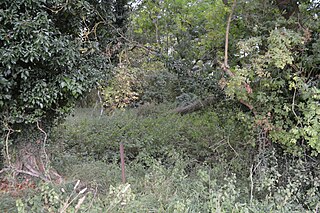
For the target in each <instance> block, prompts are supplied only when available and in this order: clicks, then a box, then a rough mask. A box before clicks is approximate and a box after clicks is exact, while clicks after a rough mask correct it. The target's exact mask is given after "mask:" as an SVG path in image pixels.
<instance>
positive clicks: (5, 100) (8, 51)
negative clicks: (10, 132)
mask: <svg viewBox="0 0 320 213" xmlns="http://www.w3.org/2000/svg"><path fill="white" fill-rule="evenodd" d="M92 4H93V3H91V2H89V1H85V0H81V1H76V2H68V1H67V2H66V1H60V0H50V1H35V0H30V1H14V2H12V1H7V0H5V1H4V2H2V3H1V4H0V5H1V10H0V17H1V18H0V107H1V108H0V120H4V119H6V120H7V121H8V123H9V124H11V125H13V126H14V125H15V123H16V122H17V121H18V120H19V123H20V122H21V121H23V122H25V123H30V122H31V123H32V122H34V121H36V120H40V119H41V120H48V124H49V123H50V122H52V121H53V120H54V119H55V118H57V117H59V116H60V115H61V110H60V109H62V111H66V109H67V108H70V107H71V106H72V104H73V103H74V101H75V100H76V99H78V98H79V97H80V96H81V95H82V94H83V93H85V91H86V90H88V89H90V88H91V87H92V86H93V85H95V82H96V81H97V79H101V78H102V76H103V74H104V73H107V64H108V61H107V59H106V58H105V57H104V56H103V55H102V49H103V48H104V47H101V46H100V44H101V43H103V42H105V41H106V40H108V41H110V40H112V39H113V38H112V36H113V35H114V34H112V32H110V33H109V36H110V38H108V37H104V38H102V37H101V35H100V31H98V27H99V26H103V24H100V25H99V26H96V28H95V30H96V32H95V38H94V41H91V39H93V38H92V37H91V36H89V37H88V38H87V39H86V41H83V40H81V39H82V38H81V37H80V32H81V28H83V27H84V26H86V27H90V28H91V27H92V26H95V24H96V23H97V22H99V21H101V17H99V16H98V14H97V11H96V10H94V9H93V5H92ZM104 6H106V5H103V4H101V5H99V7H97V9H98V8H99V9H104V10H105V11H108V10H110V8H111V7H106V8H104ZM108 6H109V5H108ZM110 14H113V12H112V11H109V12H108V15H110ZM84 16H85V17H88V18H86V19H84V18H83V17H84ZM103 21H107V20H103ZM101 23H102V22H101ZM90 30H91V29H90ZM114 33H115V32H114ZM99 36H100V37H99ZM98 37H99V38H100V39H101V40H97V38H98ZM81 48H86V49H87V50H88V51H87V52H86V53H83V52H81V51H80V49H81ZM100 48H101V49H100ZM49 121H50V122H49Z"/></svg>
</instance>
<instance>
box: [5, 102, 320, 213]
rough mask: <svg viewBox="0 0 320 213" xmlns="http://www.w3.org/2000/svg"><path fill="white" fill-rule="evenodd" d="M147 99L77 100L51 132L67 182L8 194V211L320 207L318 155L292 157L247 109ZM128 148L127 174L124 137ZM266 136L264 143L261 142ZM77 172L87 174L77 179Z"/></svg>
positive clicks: (53, 154) (52, 146)
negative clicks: (87, 105) (110, 108)
mask: <svg viewBox="0 0 320 213" xmlns="http://www.w3.org/2000/svg"><path fill="white" fill-rule="evenodd" d="M173 109H174V106H173V105H170V104H163V105H152V104H151V105H145V106H142V107H139V108H137V109H131V110H126V111H115V112H114V113H113V114H112V115H106V116H99V115H98V113H97V112H96V111H95V110H93V109H77V110H76V111H75V112H74V115H73V116H70V117H68V118H67V120H66V121H65V122H64V123H62V124H61V125H59V126H58V127H56V128H55V130H54V131H53V132H52V133H51V135H50V141H51V143H50V144H49V147H48V152H50V154H51V158H52V160H53V161H52V164H51V166H52V167H54V168H56V169H57V170H58V172H59V173H61V174H62V175H63V176H64V178H65V181H64V182H63V183H62V184H60V185H56V184H47V183H40V182H39V183H35V184H34V185H32V186H34V187H25V188H28V190H21V191H20V192H19V193H17V194H15V195H13V194H12V193H11V194H10V193H2V194H1V200H0V206H1V209H2V210H4V212H307V211H309V212H317V211H318V209H319V208H320V202H319V184H320V182H319V178H318V177H319V176H320V172H319V166H318V164H317V162H319V160H316V159H311V157H309V156H308V155H307V154H306V155H304V156H300V157H293V156H290V155H289V154H286V153H281V151H280V150H281V149H280V148H279V147H277V146H275V145H273V144H272V143H270V142H268V141H267V140H266V139H265V138H263V136H262V135H261V134H259V132H258V131H254V130H253V129H247V128H245V126H244V125H243V124H242V122H240V121H239V119H238V118H237V117H236V116H235V114H236V111H239V110H240V109H237V108H233V109H232V111H230V112H228V111H226V110H225V111H224V113H219V107H216V108H211V109H207V110H205V111H202V112H197V113H192V114H187V115H184V116H181V115H179V114H176V113H174V112H173ZM120 142H123V143H124V146H125V154H126V178H127V183H126V184H122V183H121V170H120V166H119V151H118V149H119V143H120ZM259 143H260V144H259ZM77 180H80V182H79V181H77Z"/></svg>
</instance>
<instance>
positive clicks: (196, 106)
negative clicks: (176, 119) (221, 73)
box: [174, 96, 216, 115]
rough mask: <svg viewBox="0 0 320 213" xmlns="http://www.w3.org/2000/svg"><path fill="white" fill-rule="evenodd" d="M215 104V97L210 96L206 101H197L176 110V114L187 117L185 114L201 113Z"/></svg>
mask: <svg viewBox="0 0 320 213" xmlns="http://www.w3.org/2000/svg"><path fill="white" fill-rule="evenodd" d="M215 102H216V98H215V97H214V96H210V97H207V98H206V99H204V100H197V101H195V102H193V103H191V104H190V105H188V106H184V107H178V108H176V109H175V110H174V112H175V113H179V114H181V115H185V114H188V113H192V112H195V111H199V110H201V109H203V108H205V107H208V106H210V105H212V104H213V103H215Z"/></svg>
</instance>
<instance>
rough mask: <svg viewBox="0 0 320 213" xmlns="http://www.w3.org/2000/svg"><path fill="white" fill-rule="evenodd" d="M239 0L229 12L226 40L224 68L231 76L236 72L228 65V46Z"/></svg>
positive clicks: (235, 1)
mask: <svg viewBox="0 0 320 213" xmlns="http://www.w3.org/2000/svg"><path fill="white" fill-rule="evenodd" d="M236 4H237V0H234V1H233V4H232V8H231V12H230V14H229V18H228V22H227V29H226V41H225V46H224V64H223V70H224V71H225V72H226V73H227V74H228V75H229V76H230V77H232V76H234V74H233V73H232V72H231V71H230V70H229V65H228V48H229V31H230V23H231V20H232V15H233V12H234V9H235V7H236Z"/></svg>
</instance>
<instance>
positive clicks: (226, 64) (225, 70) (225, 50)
mask: <svg viewBox="0 0 320 213" xmlns="http://www.w3.org/2000/svg"><path fill="white" fill-rule="evenodd" d="M236 5H237V0H234V1H233V4H232V7H231V12H230V14H229V17H228V21H227V28H226V38H225V46H224V63H223V64H222V69H223V71H224V72H226V73H227V74H228V75H229V77H234V76H235V75H234V73H233V72H231V70H230V69H229V64H228V48H229V32H230V24H231V20H232V15H233V13H234V10H235V7H236ZM244 87H245V88H246V90H247V92H248V93H249V94H251V93H252V89H251V87H250V85H249V84H248V83H244ZM240 103H242V104H243V105H245V106H246V107H248V108H249V109H250V110H251V111H252V112H253V114H254V115H256V111H255V110H254V107H253V106H252V105H251V104H249V103H247V102H245V101H244V100H242V99H240Z"/></svg>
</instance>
